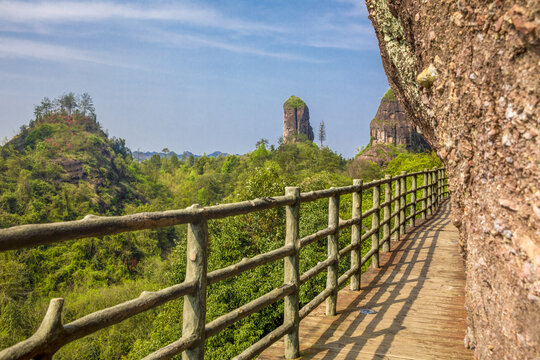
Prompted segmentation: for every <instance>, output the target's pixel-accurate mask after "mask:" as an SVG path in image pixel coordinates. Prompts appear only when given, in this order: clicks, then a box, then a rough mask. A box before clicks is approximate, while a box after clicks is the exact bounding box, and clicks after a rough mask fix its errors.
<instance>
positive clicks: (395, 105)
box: [369, 89, 431, 151]
mask: <svg viewBox="0 0 540 360" xmlns="http://www.w3.org/2000/svg"><path fill="white" fill-rule="evenodd" d="M369 130H370V136H371V143H372V144H391V145H405V148H406V149H407V150H408V151H430V150H431V147H430V146H429V144H428V143H427V142H426V140H424V138H423V137H422V135H421V134H419V133H418V132H417V131H416V129H415V126H414V125H413V123H412V122H411V121H410V120H409V118H408V116H407V114H406V113H405V110H404V109H403V108H402V107H401V105H399V102H398V101H397V99H396V97H395V95H394V92H393V91H392V89H390V90H388V92H387V93H386V94H385V95H384V96H383V98H382V99H381V103H380V105H379V109H378V110H377V114H376V115H375V117H374V118H373V120H371V123H370V124H369Z"/></svg>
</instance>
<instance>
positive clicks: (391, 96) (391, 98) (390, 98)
mask: <svg viewBox="0 0 540 360" xmlns="http://www.w3.org/2000/svg"><path fill="white" fill-rule="evenodd" d="M383 99H385V100H388V101H396V95H395V94H394V90H392V88H388V91H387V92H386V93H385V94H384V96H383Z"/></svg>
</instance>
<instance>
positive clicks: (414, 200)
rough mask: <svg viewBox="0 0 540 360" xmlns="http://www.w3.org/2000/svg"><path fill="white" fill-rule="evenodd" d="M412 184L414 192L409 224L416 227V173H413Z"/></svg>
mask: <svg viewBox="0 0 540 360" xmlns="http://www.w3.org/2000/svg"><path fill="white" fill-rule="evenodd" d="M411 180H412V185H411V190H412V193H411V216H412V217H411V220H410V221H409V226H410V227H412V228H413V227H414V226H415V222H416V219H415V217H416V216H415V215H414V214H415V213H416V175H413V176H412V179H411Z"/></svg>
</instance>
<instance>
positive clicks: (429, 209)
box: [426, 170, 433, 215]
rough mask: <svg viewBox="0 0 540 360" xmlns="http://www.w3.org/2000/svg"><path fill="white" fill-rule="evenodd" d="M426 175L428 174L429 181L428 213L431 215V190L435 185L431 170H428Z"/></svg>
mask: <svg viewBox="0 0 540 360" xmlns="http://www.w3.org/2000/svg"><path fill="white" fill-rule="evenodd" d="M426 176H427V182H428V184H427V214H428V215H431V200H432V194H431V191H432V187H433V183H432V182H431V181H432V176H431V170H428V172H427V173H426Z"/></svg>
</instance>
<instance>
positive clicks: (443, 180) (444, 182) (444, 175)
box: [442, 168, 448, 198]
mask: <svg viewBox="0 0 540 360" xmlns="http://www.w3.org/2000/svg"><path fill="white" fill-rule="evenodd" d="M442 174H443V179H442V185H443V187H442V191H443V194H442V196H443V198H445V197H448V194H447V193H446V192H447V190H446V187H447V186H446V184H447V179H446V177H447V176H446V168H444V169H442Z"/></svg>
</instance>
